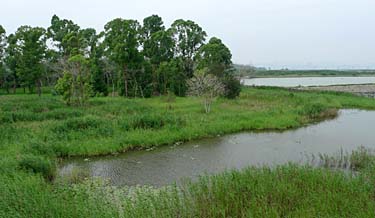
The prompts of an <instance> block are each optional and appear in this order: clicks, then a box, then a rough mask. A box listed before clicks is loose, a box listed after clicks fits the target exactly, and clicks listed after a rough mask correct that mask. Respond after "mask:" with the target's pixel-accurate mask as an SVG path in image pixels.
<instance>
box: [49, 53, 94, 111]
mask: <svg viewBox="0 0 375 218" xmlns="http://www.w3.org/2000/svg"><path fill="white" fill-rule="evenodd" d="M69 67H70V69H68V70H69V71H66V72H64V75H63V77H62V78H60V79H59V80H58V81H57V84H56V86H55V89H56V91H57V92H58V93H59V94H60V95H62V96H63V99H64V101H65V102H66V104H68V105H71V104H75V105H80V106H82V105H84V104H85V103H86V101H87V99H88V98H89V97H91V96H92V93H93V90H92V86H91V84H90V76H89V72H88V71H89V63H88V61H87V60H86V58H85V57H83V56H82V55H76V56H73V57H71V58H70V59H69Z"/></svg>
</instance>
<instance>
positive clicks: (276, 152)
mask: <svg viewBox="0 0 375 218" xmlns="http://www.w3.org/2000/svg"><path fill="white" fill-rule="evenodd" d="M359 146H365V147H369V148H375V111H361V110H341V111H340V116H339V117H338V118H336V119H334V120H329V121H324V122H321V123H318V124H314V125H310V126H307V127H303V128H300V129H296V130H289V131H284V132H260V133H254V132H253V133H251V132H250V133H239V134H233V135H228V136H223V137H217V138H212V139H204V140H197V141H193V142H189V143H185V144H182V145H178V146H164V147H161V148H157V149H155V150H152V151H136V152H130V153H127V154H122V155H118V156H107V157H97V158H90V159H89V161H87V160H86V161H85V160H84V159H83V158H78V159H69V160H66V161H65V162H64V163H63V164H62V166H61V168H60V171H59V176H64V175H67V174H69V173H70V172H71V171H72V170H74V169H75V170H77V169H78V170H84V171H86V172H87V173H88V174H89V175H90V176H91V177H102V178H105V179H109V180H110V181H111V182H112V184H113V185H119V186H121V185H136V184H140V185H153V186H162V185H166V184H171V183H173V182H175V181H179V180H181V179H182V178H184V177H187V178H196V177H197V176H199V175H202V174H204V173H217V172H221V171H224V170H225V169H240V168H243V167H246V166H258V165H271V166H272V165H275V164H282V163H286V162H289V161H292V162H297V163H301V162H304V161H306V160H307V159H308V158H307V157H311V155H312V154H319V153H324V154H335V153H337V152H338V151H340V150H341V149H343V150H344V151H348V152H350V151H351V150H353V149H356V148H358V147H359Z"/></svg>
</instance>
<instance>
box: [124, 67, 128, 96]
mask: <svg viewBox="0 0 375 218" xmlns="http://www.w3.org/2000/svg"><path fill="white" fill-rule="evenodd" d="M126 73H127V67H126V65H125V66H124V86H125V97H128V79H127V75H126Z"/></svg>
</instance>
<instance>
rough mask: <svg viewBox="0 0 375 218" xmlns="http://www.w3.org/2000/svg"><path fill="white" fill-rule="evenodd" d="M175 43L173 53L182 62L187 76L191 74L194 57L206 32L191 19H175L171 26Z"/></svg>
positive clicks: (202, 42)
mask: <svg viewBox="0 0 375 218" xmlns="http://www.w3.org/2000/svg"><path fill="white" fill-rule="evenodd" d="M171 31H172V32H173V33H174V40H175V43H176V51H175V55H176V56H177V57H180V58H181V59H182V60H183V63H184V71H185V73H186V75H187V77H188V78H190V77H192V76H193V72H194V57H195V55H196V54H197V52H198V50H199V48H200V47H201V46H202V45H203V44H204V42H205V40H206V36H207V34H206V32H205V31H203V29H202V28H201V27H200V26H199V25H198V24H196V23H194V22H193V21H191V20H187V21H185V20H181V19H180V20H176V21H175V22H174V23H173V24H172V27H171Z"/></svg>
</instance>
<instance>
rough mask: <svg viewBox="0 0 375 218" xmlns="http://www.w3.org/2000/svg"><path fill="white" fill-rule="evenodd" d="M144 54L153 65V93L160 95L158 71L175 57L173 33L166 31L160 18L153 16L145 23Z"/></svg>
mask: <svg viewBox="0 0 375 218" xmlns="http://www.w3.org/2000/svg"><path fill="white" fill-rule="evenodd" d="M143 23H144V24H143V36H142V39H143V54H144V56H145V58H146V60H148V61H149V62H150V63H151V67H152V86H153V93H154V94H159V93H160V92H161V90H159V89H158V87H159V86H160V85H159V84H158V79H157V72H156V71H157V69H158V67H159V65H160V63H162V62H167V61H169V60H171V59H172V58H173V55H174V41H173V38H172V35H173V33H172V31H170V30H168V31H165V28H164V26H163V21H162V20H161V18H160V17H158V16H156V15H153V16H151V17H148V18H146V19H145V20H144V21H143Z"/></svg>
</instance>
